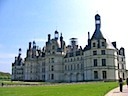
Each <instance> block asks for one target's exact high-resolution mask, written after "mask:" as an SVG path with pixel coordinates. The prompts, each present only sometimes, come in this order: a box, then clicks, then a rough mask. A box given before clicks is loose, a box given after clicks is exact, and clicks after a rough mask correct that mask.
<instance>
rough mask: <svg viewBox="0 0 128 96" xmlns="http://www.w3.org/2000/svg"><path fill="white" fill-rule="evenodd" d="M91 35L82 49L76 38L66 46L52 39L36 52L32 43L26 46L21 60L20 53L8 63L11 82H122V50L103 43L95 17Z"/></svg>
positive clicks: (36, 49) (105, 41)
mask: <svg viewBox="0 0 128 96" xmlns="http://www.w3.org/2000/svg"><path fill="white" fill-rule="evenodd" d="M95 27H96V28H95V31H94V34H93V35H92V37H91V38H90V33H89V32H88V44H87V45H86V46H85V48H82V47H81V46H80V47H79V46H78V44H77V38H71V39H70V40H71V44H70V45H68V46H66V43H65V41H64V40H63V36H62V34H61V36H60V38H59V32H58V31H57V30H56V31H55V37H54V38H53V39H51V35H50V34H48V40H47V42H46V44H45V47H43V48H42V49H39V48H38V47H37V46H36V43H35V41H33V43H31V42H30V43H29V48H28V50H27V53H26V57H25V58H24V60H23V59H22V58H21V49H19V55H18V57H15V62H14V63H12V80H20V81H45V82H81V81H101V80H103V81H110V80H118V79H119V77H122V78H123V79H126V77H127V74H126V62H125V49H124V48H123V47H121V48H120V49H118V48H117V47H116V42H110V41H109V40H107V39H106V38H105V37H104V36H103V34H102V32H101V31H100V27H101V20H100V15H98V14H96V15H95Z"/></svg>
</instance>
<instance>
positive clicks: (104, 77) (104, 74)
mask: <svg viewBox="0 0 128 96" xmlns="http://www.w3.org/2000/svg"><path fill="white" fill-rule="evenodd" d="M102 76H103V79H107V72H106V71H102Z"/></svg>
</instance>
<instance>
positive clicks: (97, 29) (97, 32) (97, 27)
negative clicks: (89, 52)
mask: <svg viewBox="0 0 128 96" xmlns="http://www.w3.org/2000/svg"><path fill="white" fill-rule="evenodd" d="M100 28H101V19H100V15H99V14H96V15H95V31H94V34H93V36H92V38H91V40H92V39H104V37H103V35H102V33H101V31H100Z"/></svg>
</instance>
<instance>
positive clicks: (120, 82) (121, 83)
mask: <svg viewBox="0 0 128 96" xmlns="http://www.w3.org/2000/svg"><path fill="white" fill-rule="evenodd" d="M119 86H120V92H122V91H123V80H122V78H119Z"/></svg>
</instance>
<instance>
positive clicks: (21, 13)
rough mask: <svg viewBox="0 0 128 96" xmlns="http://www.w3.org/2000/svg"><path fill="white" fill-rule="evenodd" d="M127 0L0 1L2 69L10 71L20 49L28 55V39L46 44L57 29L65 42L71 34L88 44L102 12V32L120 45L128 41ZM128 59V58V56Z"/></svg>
mask: <svg viewBox="0 0 128 96" xmlns="http://www.w3.org/2000/svg"><path fill="white" fill-rule="evenodd" d="M127 5H128V1H127V0H0V33H1V34H0V71H4V72H10V73H11V64H12V62H14V58H15V56H17V55H18V49H19V48H22V57H25V56H26V50H27V48H28V42H30V41H31V42H32V41H34V40H35V41H36V45H37V46H39V47H41V48H42V47H43V46H44V45H45V41H46V40H47V35H48V34H51V36H52V38H53V37H54V31H55V30H56V29H57V30H58V31H59V32H60V33H62V34H63V37H64V40H65V41H66V45H68V44H69V39H70V38H72V37H76V38H78V44H79V45H81V46H82V47H84V46H85V45H86V44H87V37H88V36H87V33H88V31H89V32H90V34H91V36H92V34H93V32H94V30H95V22H94V16H95V14H97V13H98V14H100V15H101V24H102V25H101V31H102V33H103V34H104V35H105V36H107V38H109V40H110V41H111V42H113V41H117V47H118V48H120V47H124V48H125V49H126V50H125V51H126V59H127V56H128V54H127V53H128V44H127V38H128V36H127V35H126V34H127V32H128V27H127V26H128V11H127V10H128V6H127ZM127 61H128V59H127Z"/></svg>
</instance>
